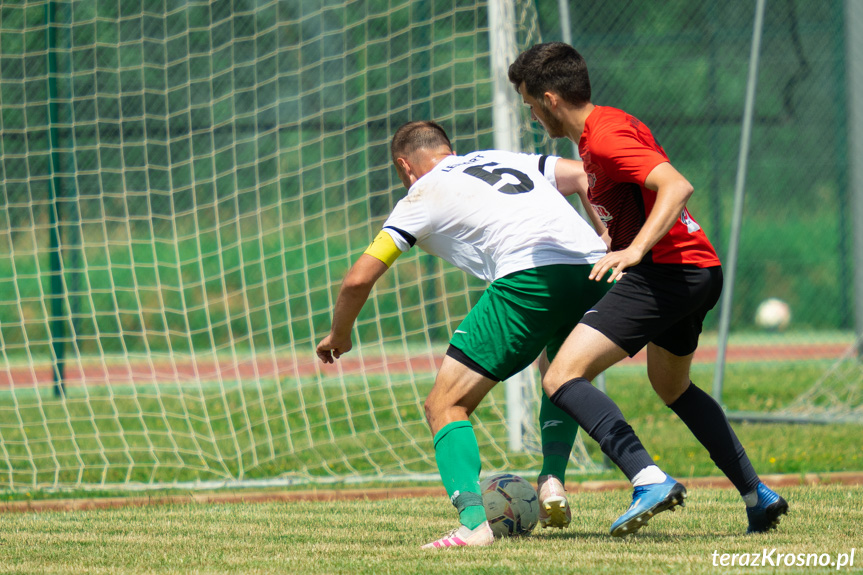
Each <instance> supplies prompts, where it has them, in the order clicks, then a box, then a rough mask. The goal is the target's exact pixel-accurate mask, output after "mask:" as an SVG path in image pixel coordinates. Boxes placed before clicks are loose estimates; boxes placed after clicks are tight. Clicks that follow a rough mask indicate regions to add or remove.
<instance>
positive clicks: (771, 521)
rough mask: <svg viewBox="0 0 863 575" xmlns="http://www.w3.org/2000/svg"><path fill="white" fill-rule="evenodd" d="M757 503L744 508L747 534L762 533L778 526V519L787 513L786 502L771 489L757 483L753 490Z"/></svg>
mask: <svg viewBox="0 0 863 575" xmlns="http://www.w3.org/2000/svg"><path fill="white" fill-rule="evenodd" d="M755 492H756V493H758V503H756V504H755V505H753V506H752V507H747V508H746V515H747V516H748V517H749V529H747V530H746V532H747V533H763V532H765V531H770V530H771V529H775V528H776V526H777V525H779V517H780V516H781V515H785V514H786V513H788V502H787V501H785V500H784V499H782V497H781V496H780V495H779V494H778V493H776V492H774V491H773V490H772V489H770V488H769V487H767V486H766V485H764V484H763V483H759V484H758V487H756V488H755Z"/></svg>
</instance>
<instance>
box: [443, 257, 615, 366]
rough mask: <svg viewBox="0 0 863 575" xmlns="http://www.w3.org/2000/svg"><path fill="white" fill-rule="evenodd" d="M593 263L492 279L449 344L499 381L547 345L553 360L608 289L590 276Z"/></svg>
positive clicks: (530, 270)
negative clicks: (586, 313)
mask: <svg viewBox="0 0 863 575" xmlns="http://www.w3.org/2000/svg"><path fill="white" fill-rule="evenodd" d="M592 267H593V266H592V265H550V266H542V267H538V268H533V269H529V270H522V271H519V272H514V273H511V274H509V275H507V276H505V277H502V278H500V279H498V280H495V281H494V282H492V283H491V284H490V285H489V286H488V288H486V290H485V293H483V294H482V297H481V298H480V299H479V301H478V302H477V304H476V305H475V306H474V307H473V309H471V310H470V313H469V314H468V315H467V317H466V318H464V321H462V322H461V325H459V326H458V328H457V329H456V330H455V332H454V333H453V336H452V339H450V343H451V344H452V345H453V346H455V347H457V348H459V349H460V350H462V351H463V352H464V353H465V355H467V356H468V357H469V358H471V359H472V360H473V361H475V362H476V363H477V364H479V365H480V366H482V367H483V368H484V369H486V370H487V371H488V372H489V373H492V374H494V375H495V377H497V378H498V379H499V380H504V379H507V378H508V377H510V376H512V375H514V374H516V373H518V372H519V371H521V370H523V369H524V368H526V367H527V366H528V365H530V364H531V362H533V361H534V360H535V359H536V358H537V356H539V354H540V353H541V352H542V349H543V348H545V347H547V348H548V358H549V360H551V359H553V358H554V356H555V354H556V353H557V351H558V350H559V349H560V346H561V345H563V342H564V340H566V338H567V336H568V335H569V333H570V332H571V331H572V329H573V328H574V327H575V326H576V324H578V322H579V320H581V317H582V316H583V315H584V313H585V312H586V311H588V310H589V309H590V308H591V307H592V306H593V304H595V303H596V302H597V301H599V299H600V298H601V297H602V296H603V295H605V292H606V291H608V284H606V282H596V281H591V280H590V279H588V276H589V274H590V270H591V268H592Z"/></svg>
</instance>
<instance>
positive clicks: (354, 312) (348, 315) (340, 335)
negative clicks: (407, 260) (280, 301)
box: [317, 254, 389, 363]
mask: <svg viewBox="0 0 863 575" xmlns="http://www.w3.org/2000/svg"><path fill="white" fill-rule="evenodd" d="M387 269H389V268H388V267H387V264H385V263H384V262H382V261H381V260H379V259H378V258H376V257H373V256H370V255H368V254H362V255H361V256H360V257H359V259H358V260H357V261H356V263H354V265H353V267H351V269H350V271H348V275H346V276H345V279H344V281H343V282H342V287H341V288H339V295H338V298H337V299H336V306H335V309H334V310H333V326H332V328H330V333H329V335H328V336H327V337H325V338H324V339H322V340H321V342H320V343H319V344H318V347H317V354H318V357H319V358H320V359H321V361H322V362H323V363H333V361H334V360H335V359H338V358H339V357H341V356H342V354H345V353H347V352H349V351H350V350H351V348H352V347H353V343H352V342H351V330H352V329H353V327H354V322H355V321H356V320H357V316H358V315H360V310H361V309H363V305H364V304H365V303H366V300H367V299H369V294H370V293H371V291H372V287H374V285H375V283H376V282H377V281H378V279H380V277H381V276H382V275H384V273H385V272H386V271H387Z"/></svg>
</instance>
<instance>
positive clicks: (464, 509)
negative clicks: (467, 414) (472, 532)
mask: <svg viewBox="0 0 863 575" xmlns="http://www.w3.org/2000/svg"><path fill="white" fill-rule="evenodd" d="M434 451H435V458H436V459H437V466H438V470H439V471H440V477H441V480H443V485H444V488H446V492H447V494H448V495H449V498H450V501H452V504H453V505H455V508H456V509H457V510H458V516H459V520H460V521H461V523H462V525H464V526H466V527H467V528H468V529H474V528H476V526H477V525H479V524H480V523H482V522H483V521H485V508H484V507H483V506H482V492H481V491H480V487H479V470H480V460H479V445H478V444H477V442H476V435H475V434H474V432H473V426H472V425H471V423H470V422H469V421H454V422H452V423H450V424H447V425H445V426H444V427H443V428H442V429H441V430H440V431H438V432H437V434H436V435H435V436H434Z"/></svg>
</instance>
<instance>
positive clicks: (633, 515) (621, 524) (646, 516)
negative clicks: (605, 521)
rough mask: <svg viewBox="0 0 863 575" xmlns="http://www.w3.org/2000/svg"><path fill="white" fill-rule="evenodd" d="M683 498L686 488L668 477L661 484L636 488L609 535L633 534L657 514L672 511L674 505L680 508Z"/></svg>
mask: <svg viewBox="0 0 863 575" xmlns="http://www.w3.org/2000/svg"><path fill="white" fill-rule="evenodd" d="M685 498H686V488H685V487H684V486H683V485H681V484H680V483H678V482H677V481H675V480H674V479H672V478H671V477H670V476H668V477H666V479H665V481H663V482H662V483H654V484H653V485H643V486H641V487H636V488H635V491H634V492H633V493H632V505H631V506H630V507H629V509H627V510H626V513H624V514H623V515H621V516H620V517H618V518H617V521H615V522H614V523H612V525H611V534H612V535H613V536H614V537H623V536H624V535H629V534H630V533H635V532H636V531H638V530H639V529H641V528H642V527H644V526H645V525H647V522H648V521H650V518H651V517H653V516H654V515H656V514H657V513H662V512H663V511H666V510H668V509H671V510H672V511H673V510H674V509H673V508H674V506H676V505H680V506H681V507H682V506H683V505H684V503H683V500H684V499H685Z"/></svg>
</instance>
